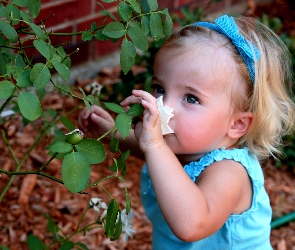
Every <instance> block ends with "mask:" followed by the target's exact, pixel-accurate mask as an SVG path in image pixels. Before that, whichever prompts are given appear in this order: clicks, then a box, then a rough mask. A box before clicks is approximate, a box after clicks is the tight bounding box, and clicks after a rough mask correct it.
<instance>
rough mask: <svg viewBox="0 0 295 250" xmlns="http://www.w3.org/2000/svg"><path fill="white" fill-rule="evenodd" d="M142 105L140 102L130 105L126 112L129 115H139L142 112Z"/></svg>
mask: <svg viewBox="0 0 295 250" xmlns="http://www.w3.org/2000/svg"><path fill="white" fill-rule="evenodd" d="M143 110H144V108H143V106H142V104H140V103H136V104H134V105H132V106H131V108H130V109H129V110H128V111H127V114H128V115H130V116H140V115H141V114H142V113H143Z"/></svg>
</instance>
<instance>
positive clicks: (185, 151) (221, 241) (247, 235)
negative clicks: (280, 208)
mask: <svg viewBox="0 0 295 250" xmlns="http://www.w3.org/2000/svg"><path fill="white" fill-rule="evenodd" d="M291 81H292V77H291V67H290V55H289V53H288V51H287V49H286V47H285V46H284V44H283V42H282V41H281V40H280V39H279V38H278V37H277V36H276V35H275V34H274V33H273V32H272V31H271V30H270V29H269V28H267V27H266V26H265V25H263V24H261V23H260V22H258V21H254V20H253V19H250V18H245V17H240V18H235V19H233V18H232V17H228V16H227V15H223V16H221V17H220V18H218V19H216V20H215V21H214V22H213V23H208V22H198V23H195V24H192V25H189V26H186V27H184V28H182V29H180V30H179V31H177V32H175V33H174V34H173V35H172V36H171V37H170V38H169V39H168V40H167V41H166V42H165V43H164V45H163V47H162V48H161V49H160V50H159V52H158V54H157V56H156V59H155V63H154V76H153V80H152V89H153V90H152V93H151V94H150V93H147V92H145V91H141V90H134V91H133V93H132V94H133V95H132V96H129V97H127V98H126V99H125V100H124V101H123V102H122V103H121V105H122V106H123V107H127V108H128V106H129V105H130V104H133V103H142V105H143V106H144V109H145V110H144V113H143V119H142V121H141V122H139V123H137V124H136V126H135V128H134V130H133V131H132V133H131V134H130V136H129V137H127V138H126V139H124V140H122V143H123V144H124V146H126V147H127V148H129V149H131V151H132V153H133V154H134V155H136V156H138V157H140V158H143V159H145V161H146V164H145V165H144V167H143V170H142V176H141V196H142V203H143V205H144V207H145V210H146V213H147V216H148V217H149V219H150V220H151V222H152V224H153V249H155V250H158V249H160V250H162V249H169V250H170V249H181V250H183V249H201V250H203V249H206V250H207V249H209V250H210V249H218V250H221V249H239V250H240V249H247V250H248V249H252V250H256V249H257V250H267V249H272V247H271V244H270V239H269V238H270V221H271V207H270V203H269V198H268V196H267V194H266V192H265V189H264V185H263V184H264V177H263V173H262V169H261V166H260V164H259V160H263V159H265V158H267V157H268V156H269V155H273V154H278V153H280V151H279V149H278V147H279V146H280V142H281V137H282V135H284V134H286V133H288V132H290V130H291V129H292V127H293V122H294V104H293V101H292V99H291V97H290V92H289V91H290V85H291ZM158 97H162V98H163V100H164V104H165V105H166V106H169V107H170V108H173V115H174V116H173V117H172V118H171V120H170V122H169V128H170V129H171V131H172V133H168V134H165V135H162V132H161V122H160V118H159V110H158V108H157V100H156V98H158ZM79 124H80V127H81V129H83V130H84V131H85V132H87V131H88V132H90V134H91V135H92V136H94V137H98V136H100V135H101V134H104V133H105V132H106V131H108V130H109V129H110V128H111V127H112V126H114V120H113V119H112V117H111V116H110V115H109V113H107V112H106V111H105V110H103V109H102V108H100V107H93V110H92V113H91V112H90V111H89V110H87V109H84V110H83V111H82V112H81V115H80V118H79ZM139 149H140V150H139Z"/></svg>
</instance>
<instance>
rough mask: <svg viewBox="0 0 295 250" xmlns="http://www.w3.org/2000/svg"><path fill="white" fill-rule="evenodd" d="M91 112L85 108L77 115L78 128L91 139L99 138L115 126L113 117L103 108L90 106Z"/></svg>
mask: <svg viewBox="0 0 295 250" xmlns="http://www.w3.org/2000/svg"><path fill="white" fill-rule="evenodd" d="M91 109H92V111H90V110H89V109H87V108H85V109H83V110H82V112H81V113H80V114H79V119H78V125H79V128H80V129H81V130H82V131H83V132H85V133H87V134H88V135H89V136H92V137H93V138H99V137H100V136H102V135H103V134H105V133H106V132H107V131H109V130H110V129H111V128H112V127H114V126H115V121H114V119H113V117H112V116H111V115H110V114H109V113H108V112H107V111H106V110H104V109H103V108H101V107H98V106H92V107H91Z"/></svg>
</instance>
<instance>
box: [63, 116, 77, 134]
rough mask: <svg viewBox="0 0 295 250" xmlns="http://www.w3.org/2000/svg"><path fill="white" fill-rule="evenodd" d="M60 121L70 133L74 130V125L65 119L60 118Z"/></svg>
mask: <svg viewBox="0 0 295 250" xmlns="http://www.w3.org/2000/svg"><path fill="white" fill-rule="evenodd" d="M60 121H61V122H62V124H63V125H64V126H65V127H66V128H67V129H68V130H70V132H71V131H73V130H74V129H76V127H75V125H74V124H73V123H72V122H71V121H70V120H69V119H68V118H67V117H65V116H62V117H60Z"/></svg>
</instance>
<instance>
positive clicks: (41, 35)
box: [28, 0, 47, 41]
mask: <svg viewBox="0 0 295 250" xmlns="http://www.w3.org/2000/svg"><path fill="white" fill-rule="evenodd" d="M34 1H36V0H34ZM28 25H29V26H30V28H31V29H32V30H33V31H34V33H35V35H36V36H37V37H38V38H39V39H41V40H43V41H46V40H47V36H46V35H45V34H44V33H43V31H42V29H41V28H40V27H39V26H37V25H36V24H34V23H28Z"/></svg>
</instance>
